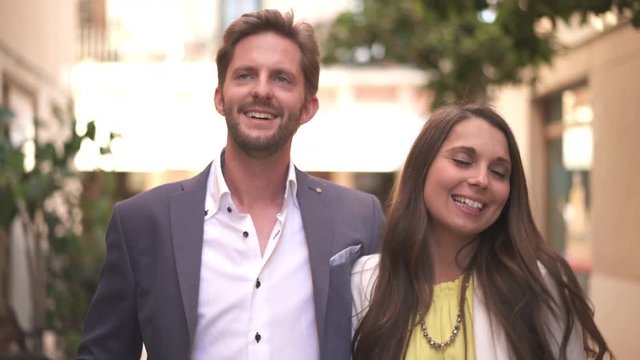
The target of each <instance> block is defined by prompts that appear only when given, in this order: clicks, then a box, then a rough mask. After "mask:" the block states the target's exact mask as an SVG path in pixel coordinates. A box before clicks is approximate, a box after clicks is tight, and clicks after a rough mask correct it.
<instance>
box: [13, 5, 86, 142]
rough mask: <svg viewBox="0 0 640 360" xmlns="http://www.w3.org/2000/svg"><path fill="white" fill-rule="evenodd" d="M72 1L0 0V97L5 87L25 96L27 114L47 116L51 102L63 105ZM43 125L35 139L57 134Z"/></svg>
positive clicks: (72, 31) (73, 20)
mask: <svg viewBox="0 0 640 360" xmlns="http://www.w3.org/2000/svg"><path fill="white" fill-rule="evenodd" d="M76 1H77V0H55V1H51V0H21V1H15V0H0V83H1V84H2V85H3V86H2V87H0V102H3V101H5V100H6V95H7V94H6V93H4V91H5V88H6V87H8V92H10V93H11V92H13V91H14V90H15V91H16V92H20V93H21V94H23V95H24V97H25V98H28V99H30V102H32V105H31V107H32V110H33V112H32V113H33V115H35V116H37V117H38V118H41V119H50V118H51V117H52V116H51V110H52V104H57V105H60V106H62V107H65V106H66V105H67V102H68V99H69V76H70V69H71V66H72V65H73V62H74V59H75V54H74V49H75V40H76V39H75V33H76V14H77V12H76V10H77V9H76ZM21 96H22V95H21ZM51 124H55V123H53V122H52V123H51ZM47 130H49V132H48V133H47V132H45V131H42V132H41V133H39V136H40V137H41V138H40V139H41V140H47V139H49V138H52V137H55V136H59V133H56V130H57V127H55V126H50V127H48V128H47Z"/></svg>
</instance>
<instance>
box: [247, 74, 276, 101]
mask: <svg viewBox="0 0 640 360" xmlns="http://www.w3.org/2000/svg"><path fill="white" fill-rule="evenodd" d="M251 96H252V97H253V98H261V99H271V97H272V96H273V90H272V89H271V83H270V82H269V79H268V78H267V77H266V76H260V77H259V78H258V80H257V81H256V82H255V86H254V88H253V91H252V92H251Z"/></svg>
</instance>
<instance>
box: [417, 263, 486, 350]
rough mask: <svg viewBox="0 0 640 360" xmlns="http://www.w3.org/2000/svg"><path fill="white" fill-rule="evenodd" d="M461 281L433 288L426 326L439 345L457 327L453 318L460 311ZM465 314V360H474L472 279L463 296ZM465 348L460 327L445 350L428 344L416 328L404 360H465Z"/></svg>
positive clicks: (418, 327) (458, 279)
mask: <svg viewBox="0 0 640 360" xmlns="http://www.w3.org/2000/svg"><path fill="white" fill-rule="evenodd" d="M462 278H463V276H460V277H459V278H457V279H456V280H454V281H449V282H445V283H441V284H437V285H435V286H434V287H433V300H432V301H431V307H430V308H429V311H428V312H427V315H426V317H425V322H426V325H427V330H428V331H429V335H430V336H431V338H432V339H434V340H435V341H437V342H440V343H442V342H444V341H445V340H447V339H448V338H449V337H450V336H451V332H452V331H453V328H454V326H455V325H456V317H457V316H458V309H459V308H460V304H459V297H460V288H461V287H462ZM464 312H465V313H464V317H465V320H464V326H465V328H466V333H467V336H466V340H467V342H466V345H467V358H466V360H474V359H475V358H476V356H475V346H474V339H473V276H471V278H470V279H469V288H468V289H467V291H466V294H465V304H464ZM464 346H465V335H464V332H463V329H462V327H460V331H459V333H458V337H457V338H456V339H455V341H454V342H453V344H452V345H449V346H448V347H447V348H446V349H444V350H435V349H433V348H431V347H430V346H429V344H427V341H426V340H425V338H424V336H423V335H422V329H421V326H420V324H418V325H417V326H416V327H415V328H414V329H413V331H412V332H411V337H410V338H409V345H408V347H407V355H406V357H405V360H424V359H428V360H431V359H443V360H445V359H446V360H465V356H464Z"/></svg>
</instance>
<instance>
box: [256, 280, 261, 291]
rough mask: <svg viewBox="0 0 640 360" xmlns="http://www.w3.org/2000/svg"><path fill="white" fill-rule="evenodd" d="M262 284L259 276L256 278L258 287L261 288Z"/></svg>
mask: <svg viewBox="0 0 640 360" xmlns="http://www.w3.org/2000/svg"><path fill="white" fill-rule="evenodd" d="M260 285H262V284H261V283H260V278H257V279H256V289H259V288H260Z"/></svg>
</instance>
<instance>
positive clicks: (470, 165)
mask: <svg viewBox="0 0 640 360" xmlns="http://www.w3.org/2000/svg"><path fill="white" fill-rule="evenodd" d="M510 176H511V158H510V156H509V148H508V146H507V140H506V138H505V136H504V134H503V133H502V132H501V131H500V130H498V129H497V128H495V127H493V126H492V125H490V124H489V123H488V122H487V121H485V120H483V119H480V118H476V117H473V118H470V119H467V120H463V121H461V122H459V123H458V124H456V125H455V126H454V127H453V128H452V129H451V132H450V133H449V135H448V136H447V138H446V139H445V141H444V143H443V144H442V147H441V148H440V150H439V151H438V154H437V155H436V158H435V159H434V161H433V163H432V164H431V167H430V168H429V171H428V173H427V178H426V180H425V185H424V192H423V195H424V203H425V205H426V207H427V211H428V213H429V216H430V222H429V231H430V232H431V233H432V234H433V235H434V236H435V238H434V239H435V240H438V239H443V238H450V239H461V240H464V241H466V240H469V239H471V238H473V237H474V236H476V235H477V234H479V233H480V232H482V231H484V230H485V229H487V228H488V227H489V226H491V224H493V223H494V222H495V221H496V219H498V217H499V216H500V213H501V212H502V209H503V208H504V204H505V203H506V202H507V199H508V198H509V191H510V185H509V179H510Z"/></svg>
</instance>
